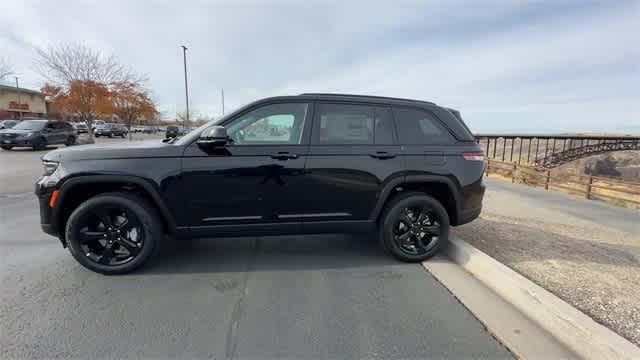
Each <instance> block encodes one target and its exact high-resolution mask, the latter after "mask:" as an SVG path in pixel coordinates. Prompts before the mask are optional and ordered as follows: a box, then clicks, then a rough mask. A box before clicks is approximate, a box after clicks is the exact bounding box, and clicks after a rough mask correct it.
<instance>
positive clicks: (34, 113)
mask: <svg viewBox="0 0 640 360" xmlns="http://www.w3.org/2000/svg"><path fill="white" fill-rule="evenodd" d="M46 115H47V102H46V101H45V98H44V95H43V94H42V93H41V92H39V91H34V90H29V89H24V88H16V87H15V86H6V85H0V120H2V119H20V118H28V117H31V118H33V117H46Z"/></svg>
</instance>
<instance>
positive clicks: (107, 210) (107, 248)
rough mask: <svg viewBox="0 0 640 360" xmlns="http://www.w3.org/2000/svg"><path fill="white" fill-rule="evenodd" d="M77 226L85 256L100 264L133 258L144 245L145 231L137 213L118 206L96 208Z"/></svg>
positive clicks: (113, 263)
mask: <svg viewBox="0 0 640 360" xmlns="http://www.w3.org/2000/svg"><path fill="white" fill-rule="evenodd" d="M85 221H86V226H84V227H82V228H81V229H80V233H79V235H80V238H79V240H80V247H81V249H82V250H83V251H84V253H85V255H86V257H87V258H88V259H89V260H91V261H93V262H96V263H98V264H102V265H122V264H125V263H127V262H129V261H132V260H133V259H134V258H135V257H136V256H138V254H139V253H140V250H141V249H142V246H143V245H144V231H143V230H142V224H141V223H140V220H139V219H138V217H137V216H136V215H135V214H134V213H133V212H131V211H127V210H126V209H121V208H118V207H104V208H102V209H96V210H94V211H92V212H91V214H90V215H88V216H87V217H86V218H85Z"/></svg>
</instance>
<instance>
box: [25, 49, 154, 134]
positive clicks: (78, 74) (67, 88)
mask: <svg viewBox="0 0 640 360" xmlns="http://www.w3.org/2000/svg"><path fill="white" fill-rule="evenodd" d="M36 69H37V71H38V72H40V74H41V75H42V76H43V77H44V78H45V79H47V82H48V83H47V84H45V86H44V87H43V89H42V92H43V93H45V95H47V96H48V97H49V100H50V101H51V102H52V108H53V109H55V110H56V111H57V112H58V113H59V114H60V115H61V116H65V117H66V116H74V117H77V118H79V120H81V121H84V122H86V123H87V126H88V127H89V128H90V129H91V128H93V126H92V123H93V120H94V119H95V118H96V117H98V116H101V115H111V114H125V113H126V116H125V118H126V119H131V116H140V115H137V114H134V115H130V114H128V113H127V111H129V110H123V109H125V108H129V106H128V105H126V104H128V103H131V104H142V105H141V106H142V109H143V110H142V111H143V112H145V113H148V112H149V111H151V110H149V104H151V107H152V108H153V111H155V107H154V106H152V105H153V103H152V102H151V101H150V100H149V101H148V102H147V101H146V100H148V96H147V95H146V91H145V90H144V89H143V88H142V85H141V84H142V83H143V82H144V81H145V79H146V78H145V77H141V76H137V75H135V74H133V73H132V72H131V71H130V70H129V69H128V68H126V67H124V66H122V65H120V64H118V62H117V61H116V59H115V57H113V56H110V55H107V54H104V53H102V52H101V51H99V50H94V49H91V48H89V47H87V46H86V45H83V44H63V45H59V46H52V47H49V48H48V49H46V50H45V49H38V58H37V59H36ZM120 91H123V92H125V93H126V94H119V92H120ZM140 94H143V95H144V96H141V95H140ZM125 99H128V100H125ZM141 99H142V100H143V101H142V102H141ZM123 104H125V105H123ZM134 107H135V106H134ZM132 108H133V107H132ZM121 118H122V117H121ZM123 120H124V119H123ZM89 134H90V136H92V133H91V132H89Z"/></svg>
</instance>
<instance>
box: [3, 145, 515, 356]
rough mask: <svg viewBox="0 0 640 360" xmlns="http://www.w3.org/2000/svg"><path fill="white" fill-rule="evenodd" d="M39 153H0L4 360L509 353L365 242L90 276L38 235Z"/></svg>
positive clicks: (321, 241)
mask: <svg viewBox="0 0 640 360" xmlns="http://www.w3.org/2000/svg"><path fill="white" fill-rule="evenodd" d="M42 154H44V151H43V152H35V151H31V150H26V151H22V150H18V151H15V152H14V151H11V152H6V153H5V152H0V234H1V235H0V274H1V280H0V288H1V290H2V291H1V292H0V358H69V357H74V358H75V357H82V358H140V357H144V358H167V357H179V358H213V359H228V358H239V359H240V358H314V359H316V358H324V359H327V358H381V359H390V358H455V359H462V358H465V359H467V358H492V359H493V358H511V357H512V355H511V353H510V352H509V351H508V350H507V349H505V348H504V347H503V346H502V345H501V344H500V343H498V341H496V340H495V339H494V338H493V337H492V335H491V334H490V333H489V332H488V331H487V330H486V329H485V328H484V326H483V325H482V324H481V323H480V322H479V321H478V320H477V319H475V318H474V317H473V315H471V313H470V312H469V311H468V310H467V309H466V308H464V306H462V305H461V304H460V303H459V302H458V301H457V300H456V298H455V297H454V296H453V295H452V294H451V293H449V292H448V290H447V289H446V288H444V287H443V286H442V285H441V284H440V283H438V282H437V280H435V279H434V278H433V277H432V276H431V275H430V273H428V272H426V271H425V270H424V268H423V267H422V266H421V265H419V264H404V263H399V262H396V261H394V260H393V259H391V258H389V257H388V256H386V255H384V254H382V252H381V251H380V250H379V249H378V247H377V246H376V242H375V241H373V240H372V239H370V238H368V237H362V236H342V235H321V236H320V235H318V236H287V237H257V238H256V237H251V238H230V239H215V240H212V239H206V240H198V241H186V242H174V243H173V244H171V245H170V246H169V247H168V249H167V250H166V251H165V252H164V253H163V254H162V255H161V256H160V257H158V258H157V259H155V260H154V261H153V262H152V263H151V264H149V266H147V267H145V268H144V269H142V270H141V271H138V272H136V273H134V274H130V275H124V276H103V275H99V274H95V273H93V272H90V271H88V270H85V269H84V268H82V267H81V266H80V265H78V264H77V263H76V262H75V261H74V260H73V259H72V257H71V256H70V254H69V253H68V252H67V250H66V249H63V248H62V247H61V246H60V244H59V242H58V240H57V239H55V238H53V237H51V236H48V235H46V234H44V233H42V232H41V231H40V228H39V215H38V209H37V203H36V199H35V196H34V195H33V194H32V193H31V192H32V188H33V183H34V182H35V180H36V178H37V177H38V176H39V174H40V173H41V166H40V163H39V157H40V156H41V155H42ZM487 306H491V305H490V304H487Z"/></svg>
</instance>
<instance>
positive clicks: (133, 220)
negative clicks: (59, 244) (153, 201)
mask: <svg viewBox="0 0 640 360" xmlns="http://www.w3.org/2000/svg"><path fill="white" fill-rule="evenodd" d="M65 234H66V241H67V245H68V247H69V251H70V252H71V254H72V255H73V257H74V258H75V259H76V260H77V261H78V262H79V263H80V264H82V265H83V266H84V267H86V268H88V269H90V270H93V271H96V272H99V273H103V274H122V273H127V272H130V271H132V270H134V269H136V268H137V267H138V266H140V265H142V264H143V263H144V262H146V261H147V260H148V258H150V257H151V256H152V254H153V253H155V252H156V250H157V249H158V246H157V245H158V244H159V243H160V241H161V239H162V237H163V233H162V223H161V221H160V220H159V217H158V216H157V214H156V211H155V209H154V208H153V207H152V206H151V205H150V204H149V203H148V202H147V201H146V200H145V199H143V198H141V197H140V196H138V195H136V194H131V193H124V192H122V193H120V192H118V193H107V194H101V195H97V196H95V197H93V198H91V199H89V200H88V201H86V202H84V203H82V204H81V205H80V206H78V208H76V209H75V210H74V211H73V213H72V214H71V216H70V217H69V220H68V221H67V225H66V233H65Z"/></svg>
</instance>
